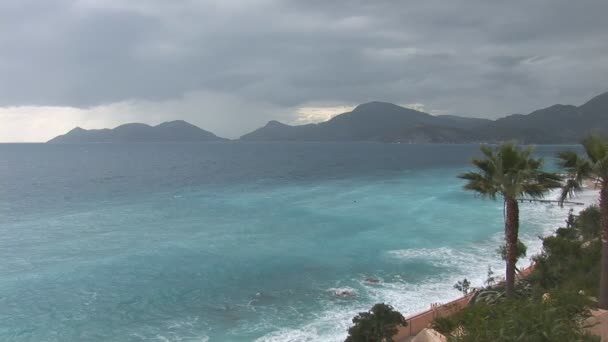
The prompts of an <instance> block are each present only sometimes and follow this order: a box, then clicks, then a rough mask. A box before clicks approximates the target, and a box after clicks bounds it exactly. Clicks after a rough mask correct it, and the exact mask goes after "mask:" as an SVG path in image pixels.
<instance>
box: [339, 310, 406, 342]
mask: <svg viewBox="0 0 608 342" xmlns="http://www.w3.org/2000/svg"><path fill="white" fill-rule="evenodd" d="M353 323H354V325H353V326H352V327H350V328H349V329H348V337H347V338H346V340H345V342H385V341H392V340H393V336H395V334H396V333H397V331H398V328H397V327H398V326H400V325H401V326H406V325H407V322H406V321H405V318H403V315H401V314H400V313H399V312H398V311H396V310H395V309H393V307H392V306H390V305H387V304H384V303H381V304H376V305H374V307H372V309H371V310H370V311H368V312H360V313H359V314H358V315H357V316H355V318H353Z"/></svg>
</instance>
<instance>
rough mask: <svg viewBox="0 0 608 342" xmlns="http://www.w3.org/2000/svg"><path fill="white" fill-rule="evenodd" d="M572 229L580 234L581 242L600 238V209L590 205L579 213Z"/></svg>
mask: <svg viewBox="0 0 608 342" xmlns="http://www.w3.org/2000/svg"><path fill="white" fill-rule="evenodd" d="M574 227H575V228H576V229H577V230H578V231H579V232H580V235H581V237H582V238H583V240H586V241H589V240H593V239H595V238H598V237H599V236H600V232H601V229H600V227H601V225H600V209H599V208H598V207H597V206H596V205H592V206H590V207H588V208H586V209H585V210H583V211H581V213H580V214H579V215H578V218H577V219H576V220H575V223H574Z"/></svg>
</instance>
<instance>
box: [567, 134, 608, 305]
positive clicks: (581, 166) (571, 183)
mask: <svg viewBox="0 0 608 342" xmlns="http://www.w3.org/2000/svg"><path fill="white" fill-rule="evenodd" d="M582 145H583V147H584V148H585V154H586V156H584V157H583V156H579V155H578V154H576V153H575V152H572V151H566V152H561V153H559V154H558V158H559V164H560V166H561V167H562V168H563V169H564V170H566V172H567V173H568V178H567V180H566V182H565V184H564V187H563V189H562V197H561V201H562V203H563V201H565V200H566V199H567V198H568V197H571V196H572V195H573V194H574V193H575V192H577V191H579V190H581V188H582V183H583V181H584V180H585V179H589V180H593V181H595V182H596V184H597V185H598V186H599V189H600V216H601V219H600V222H601V226H602V227H601V231H602V259H601V266H600V269H601V271H600V291H599V294H600V295H599V302H598V305H599V307H600V308H601V309H604V310H608V139H605V138H602V137H600V136H597V135H590V136H588V137H586V138H585V139H583V142H582Z"/></svg>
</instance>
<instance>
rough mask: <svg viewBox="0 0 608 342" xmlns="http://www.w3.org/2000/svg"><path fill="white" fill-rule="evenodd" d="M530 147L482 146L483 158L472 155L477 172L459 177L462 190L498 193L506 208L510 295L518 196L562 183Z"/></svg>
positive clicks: (487, 194)
mask: <svg viewBox="0 0 608 342" xmlns="http://www.w3.org/2000/svg"><path fill="white" fill-rule="evenodd" d="M532 151H533V149H532V148H531V147H529V148H525V149H522V148H519V147H517V146H516V145H515V144H514V143H505V144H502V145H500V146H497V147H496V148H494V149H493V148H490V147H489V146H486V145H484V146H482V147H481V152H482V153H483V155H484V158H483V159H473V161H472V163H473V165H474V166H475V167H476V168H477V169H478V170H477V172H467V173H464V174H462V175H460V176H459V177H460V178H462V179H465V180H467V181H468V182H467V184H466V185H465V186H464V188H465V190H470V191H474V192H477V193H478V194H480V195H482V196H484V197H488V198H490V199H493V200H495V199H497V197H500V198H501V199H502V200H503V202H504V208H505V242H506V249H507V260H506V277H505V278H506V281H505V286H506V295H507V297H512V296H513V292H514V286H515V264H516V262H517V242H518V233H519V203H518V198H521V197H530V198H541V197H543V196H544V194H545V193H546V192H547V191H549V190H550V189H554V188H559V187H561V185H562V184H561V178H560V176H559V175H557V174H554V173H548V172H544V171H543V170H542V167H543V160H542V159H537V158H533V157H532Z"/></svg>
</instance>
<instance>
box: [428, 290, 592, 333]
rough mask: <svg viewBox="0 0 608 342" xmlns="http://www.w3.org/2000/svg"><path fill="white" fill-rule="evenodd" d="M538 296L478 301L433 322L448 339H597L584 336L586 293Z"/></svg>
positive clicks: (559, 293) (586, 311) (586, 312)
mask: <svg viewBox="0 0 608 342" xmlns="http://www.w3.org/2000/svg"><path fill="white" fill-rule="evenodd" d="M546 297H547V298H550V299H547V300H544V301H543V300H542V299H541V298H538V297H534V298H520V299H514V300H508V301H504V302H502V303H500V304H499V305H487V304H484V303H479V304H478V305H474V306H471V307H468V308H467V309H465V310H463V311H461V312H459V313H457V314H455V315H453V316H451V317H450V318H441V319H438V320H436V321H435V323H434V324H433V326H434V327H436V329H438V331H440V332H442V333H443V334H446V335H450V334H451V336H450V341H459V342H473V341H475V342H476V341H497V342H502V341H504V342H506V341H547V342H549V341H550V342H561V341H564V342H566V341H568V342H570V341H596V339H594V338H593V337H589V336H587V335H585V333H584V331H583V330H582V328H581V322H582V320H583V319H584V318H586V317H588V316H589V312H588V310H587V309H586V307H587V305H588V304H589V303H588V300H587V299H586V297H585V296H582V295H579V294H577V293H572V292H553V293H551V294H550V295H549V296H546Z"/></svg>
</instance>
